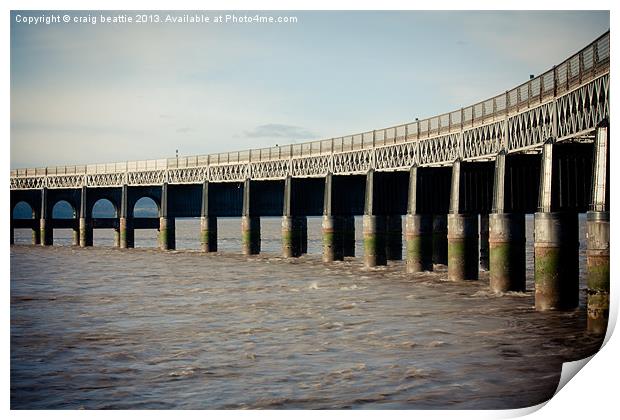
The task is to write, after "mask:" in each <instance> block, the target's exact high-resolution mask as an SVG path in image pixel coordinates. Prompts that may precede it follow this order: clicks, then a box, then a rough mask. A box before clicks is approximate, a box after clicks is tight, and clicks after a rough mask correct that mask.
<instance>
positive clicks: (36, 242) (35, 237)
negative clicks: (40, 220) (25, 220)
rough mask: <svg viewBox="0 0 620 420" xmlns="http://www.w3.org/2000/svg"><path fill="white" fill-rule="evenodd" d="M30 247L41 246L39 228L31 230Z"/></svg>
mask: <svg viewBox="0 0 620 420" xmlns="http://www.w3.org/2000/svg"><path fill="white" fill-rule="evenodd" d="M32 245H41V228H32Z"/></svg>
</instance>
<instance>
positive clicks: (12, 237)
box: [9, 206, 15, 245]
mask: <svg viewBox="0 0 620 420" xmlns="http://www.w3.org/2000/svg"><path fill="white" fill-rule="evenodd" d="M11 208H12V206H11ZM10 220H11V226H10V227H9V229H10V231H11V232H10V233H11V245H14V244H15V229H14V228H13V215H12V214H11V219H10Z"/></svg>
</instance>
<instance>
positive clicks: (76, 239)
mask: <svg viewBox="0 0 620 420" xmlns="http://www.w3.org/2000/svg"><path fill="white" fill-rule="evenodd" d="M71 233H72V236H71V246H80V227H79V226H77V227H75V226H74V227H73V228H71Z"/></svg>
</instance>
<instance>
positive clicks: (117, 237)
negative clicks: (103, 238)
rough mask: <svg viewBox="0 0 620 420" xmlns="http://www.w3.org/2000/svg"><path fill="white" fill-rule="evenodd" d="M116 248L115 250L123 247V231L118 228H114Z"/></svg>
mask: <svg viewBox="0 0 620 420" xmlns="http://www.w3.org/2000/svg"><path fill="white" fill-rule="evenodd" d="M114 247H115V248H120V247H121V230H120V228H117V227H115V228H114Z"/></svg>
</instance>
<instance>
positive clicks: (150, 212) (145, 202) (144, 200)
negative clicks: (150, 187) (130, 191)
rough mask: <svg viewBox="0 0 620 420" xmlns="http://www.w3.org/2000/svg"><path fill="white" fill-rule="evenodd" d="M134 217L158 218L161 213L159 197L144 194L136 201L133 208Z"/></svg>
mask: <svg viewBox="0 0 620 420" xmlns="http://www.w3.org/2000/svg"><path fill="white" fill-rule="evenodd" d="M131 215H132V216H133V217H144V218H156V217H160V215H161V206H160V203H159V200H158V198H157V197H153V196H150V195H143V196H142V197H139V198H137V199H136V201H135V202H134V204H133V206H132V208H131Z"/></svg>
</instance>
